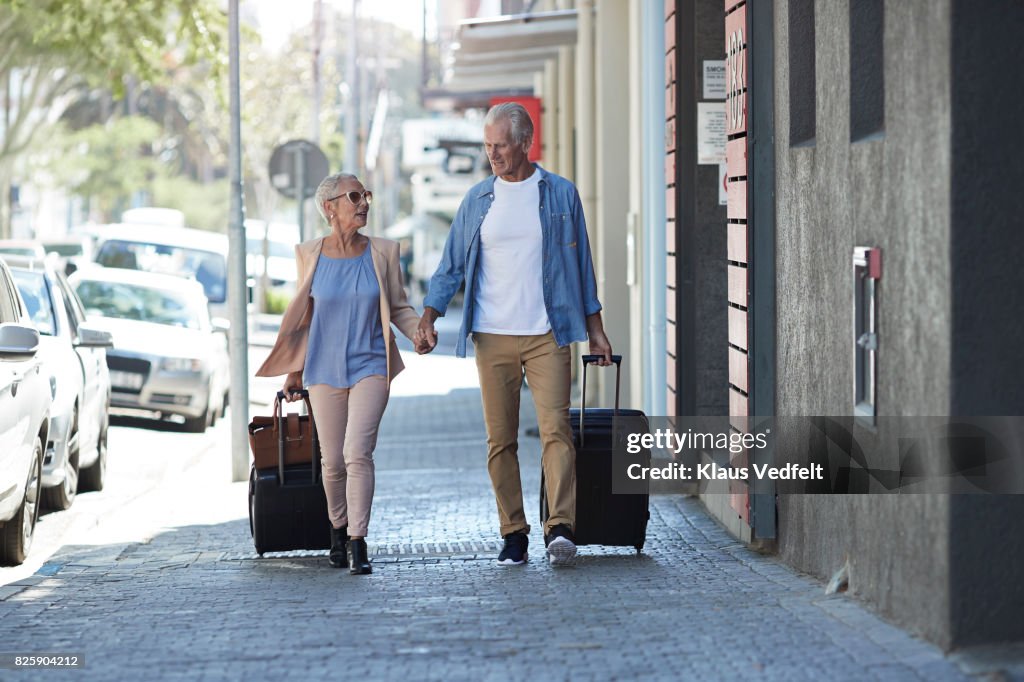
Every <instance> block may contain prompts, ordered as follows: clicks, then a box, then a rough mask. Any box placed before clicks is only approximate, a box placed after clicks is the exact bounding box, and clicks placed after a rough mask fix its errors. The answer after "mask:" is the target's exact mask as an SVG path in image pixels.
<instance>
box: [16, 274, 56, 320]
mask: <svg viewBox="0 0 1024 682" xmlns="http://www.w3.org/2000/svg"><path fill="white" fill-rule="evenodd" d="M11 274H12V275H14V283H15V284H16V285H17V286H18V293H20V294H21V298H22V300H23V301H25V307H26V308H27V309H28V316H29V317H31V318H32V324H34V325H35V327H36V329H38V330H39V333H40V334H42V335H43V336H53V335H54V334H56V333H57V318H56V315H55V314H54V312H53V304H52V303H51V301H50V293H49V291H47V288H46V277H45V275H43V273H42V272H39V271H33V270H22V269H20V268H11Z"/></svg>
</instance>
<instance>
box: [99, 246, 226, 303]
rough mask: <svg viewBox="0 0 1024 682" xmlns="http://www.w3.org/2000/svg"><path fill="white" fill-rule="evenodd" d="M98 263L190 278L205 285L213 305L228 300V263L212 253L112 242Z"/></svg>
mask: <svg viewBox="0 0 1024 682" xmlns="http://www.w3.org/2000/svg"><path fill="white" fill-rule="evenodd" d="M96 262H97V263H99V264H100V265H102V266H104V267H108V268H123V269H127V270H145V271H146V272H158V273H164V274H171V275H187V276H189V277H194V278H195V279H196V280H197V281H198V282H199V283H200V284H202V285H203V292H204V293H205V294H206V297H207V298H208V299H210V301H211V302H212V303H223V302H224V301H225V300H226V298H227V291H228V283H227V272H228V268H227V262H226V260H225V259H224V256H222V255H221V254H219V253H214V252H213V251H203V250H201V249H190V248H187V247H183V246H171V245H167V244H151V243H148V242H135V241H126V240H121V239H110V240H107V241H105V242H103V246H101V247H100V250H99V253H97V254H96Z"/></svg>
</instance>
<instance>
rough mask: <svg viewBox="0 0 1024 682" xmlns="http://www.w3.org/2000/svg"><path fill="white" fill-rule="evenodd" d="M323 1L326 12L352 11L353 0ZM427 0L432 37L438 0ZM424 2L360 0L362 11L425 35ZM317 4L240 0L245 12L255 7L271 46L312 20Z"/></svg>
mask: <svg viewBox="0 0 1024 682" xmlns="http://www.w3.org/2000/svg"><path fill="white" fill-rule="evenodd" d="M322 1H323V7H324V11H325V12H326V11H328V10H329V9H333V10H334V11H335V12H341V13H342V14H345V15H350V14H351V12H352V0H322ZM425 1H426V3H427V35H428V37H433V35H434V33H435V28H434V25H435V23H436V20H435V17H436V14H437V0H425ZM423 2H424V0H386V1H383V2H382V1H381V0H360V3H359V14H360V16H363V17H368V16H372V17H376V18H378V19H381V20H383V21H386V22H389V23H392V24H395V25H397V26H400V27H401V28H403V29H405V30H407V31H409V32H411V33H412V34H413V35H415V36H416V37H417V38H419V37H421V36H422V35H423ZM314 4H315V3H314V0H241V7H242V11H243V12H249V11H255V13H256V16H257V17H259V22H260V33H261V34H262V35H263V41H264V44H265V45H266V46H267V47H269V48H271V49H277V48H278V47H280V46H281V45H282V44H283V43H284V41H285V39H286V38H287V36H288V35H289V34H290V33H292V32H293V31H295V30H296V29H298V28H299V27H301V26H304V25H307V24H308V23H309V21H310V19H311V18H312V16H313V5H314Z"/></svg>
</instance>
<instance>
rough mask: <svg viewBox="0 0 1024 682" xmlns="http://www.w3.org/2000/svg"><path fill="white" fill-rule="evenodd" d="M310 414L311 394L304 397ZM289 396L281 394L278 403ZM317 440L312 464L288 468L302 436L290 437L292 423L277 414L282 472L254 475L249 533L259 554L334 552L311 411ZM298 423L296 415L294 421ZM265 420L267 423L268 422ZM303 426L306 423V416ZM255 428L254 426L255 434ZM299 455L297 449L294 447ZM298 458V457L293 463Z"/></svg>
mask: <svg viewBox="0 0 1024 682" xmlns="http://www.w3.org/2000/svg"><path fill="white" fill-rule="evenodd" d="M302 397H303V398H304V399H305V401H306V406H307V408H309V407H310V406H309V394H308V393H307V392H306V391H302ZM283 399H284V393H283V392H279V393H278V394H277V401H278V402H280V401H281V400H283ZM309 413H310V415H309V417H308V420H309V425H310V427H311V428H310V431H311V434H312V438H311V439H309V440H310V442H311V446H310V460H309V462H303V463H294V464H288V463H286V461H285V460H286V453H287V451H288V448H289V443H290V442H291V443H293V444H294V442H295V441H296V440H297V434H289V432H288V419H287V418H286V416H285V415H283V414H280V412H279V410H277V409H275V419H276V422H277V424H276V426H277V428H276V432H277V434H276V435H277V441H278V461H277V466H271V467H265V468H259V469H257V468H256V464H255V462H254V463H253V467H252V469H251V470H250V471H249V530H250V532H251V533H252V540H253V544H254V545H255V546H256V551H257V552H258V553H259V554H260V555H262V554H263V553H264V552H285V551H290V550H297V549H328V548H330V546H331V522H330V519H329V518H328V516H327V496H326V495H325V494H324V485H323V480H322V475H321V464H320V442H319V440H318V439H317V435H316V425H315V423H314V422H313V416H312V413H313V410H312V409H311V408H310V409H309ZM293 417H294V415H293ZM264 419H265V418H264ZM301 419H302V420H304V421H305V420H306V417H305V416H303V417H302V418H301ZM252 429H253V427H252V426H250V432H252ZM292 448H293V450H294V445H293V446H292ZM293 458H294V452H292V453H290V455H289V456H288V457H287V459H289V460H291V459H293Z"/></svg>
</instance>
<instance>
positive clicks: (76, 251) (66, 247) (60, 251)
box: [43, 244, 83, 258]
mask: <svg viewBox="0 0 1024 682" xmlns="http://www.w3.org/2000/svg"><path fill="white" fill-rule="evenodd" d="M43 248H44V249H46V252H47V253H55V254H57V255H58V256H63V257H65V258H70V257H71V256H81V255H82V253H83V249H82V245H81V244H43Z"/></svg>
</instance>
